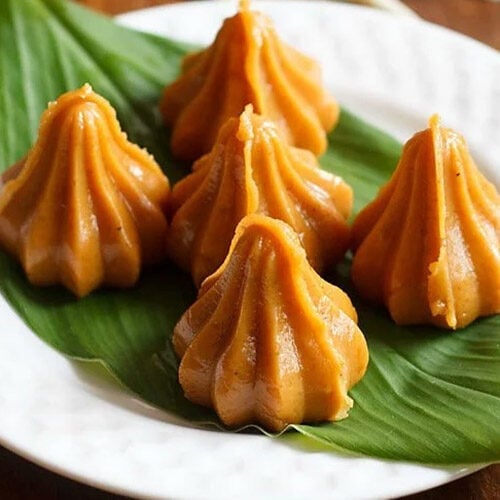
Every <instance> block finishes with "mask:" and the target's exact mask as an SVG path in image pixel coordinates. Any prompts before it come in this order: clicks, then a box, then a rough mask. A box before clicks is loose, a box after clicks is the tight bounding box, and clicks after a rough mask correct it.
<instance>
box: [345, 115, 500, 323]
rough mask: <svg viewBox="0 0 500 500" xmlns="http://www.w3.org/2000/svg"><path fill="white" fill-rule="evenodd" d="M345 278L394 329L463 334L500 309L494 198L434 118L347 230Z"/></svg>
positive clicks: (452, 135) (499, 213) (499, 229)
mask: <svg viewBox="0 0 500 500" xmlns="http://www.w3.org/2000/svg"><path fill="white" fill-rule="evenodd" d="M353 238H354V247H355V249H356V254H355V256H354V262H353V266H352V279H353V282H354V284H355V286H356V288H357V289H358V291H359V292H360V293H361V295H363V296H364V297H366V298H367V299H370V300H373V301H375V302H379V303H383V304H385V305H386V306H387V308H388V309H389V312H390V314H391V316H392V318H393V319H394V321H395V322H396V323H398V324H421V323H431V324H434V325H437V326H440V327H443V328H451V329H455V328H461V327H464V326H466V325H468V324H469V323H471V322H472V321H474V319H476V318H477V317H479V316H487V315H490V314H495V313H498V312H500V253H499V248H500V196H499V194H498V192H497V191H496V190H495V187H494V186H493V185H492V184H490V183H489V182H488V181H487V180H486V179H485V178H484V177H483V176H482V175H481V173H480V172H479V170H478V169H477V167H476V165H475V164H474V161H473V160H472V158H471V156H470V155H469V152H468V150H467V145H466V143H465V141H464V139H463V138H462V136H460V135H459V134H457V133H456V132H454V131H453V130H450V129H447V128H443V127H442V126H441V124H440V121H439V117H438V116H433V117H432V118H431V120H430V127H429V128H428V129H427V130H424V131H422V132H419V133H417V134H416V135H415V136H413V138H411V139H410V140H409V141H408V142H407V144H406V145H405V147H404V150H403V154H402V157H401V160H400V162H399V165H398V167H397V169H396V171H395V173H394V174H393V176H392V178H391V180H390V181H389V183H388V184H386V185H385V186H384V187H383V188H382V189H381V191H380V193H379V195H378V197H377V198H376V199H375V201H373V202H372V203H371V204H370V205H368V206H367V207H366V208H365V209H364V210H363V211H362V212H361V213H360V214H359V216H358V217H357V219H356V220H355V222H354V226H353Z"/></svg>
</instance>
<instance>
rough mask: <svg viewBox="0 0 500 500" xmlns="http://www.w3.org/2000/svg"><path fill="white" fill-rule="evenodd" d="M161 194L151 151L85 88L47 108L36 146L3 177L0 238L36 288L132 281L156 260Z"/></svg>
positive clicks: (80, 289) (77, 289) (162, 223)
mask: <svg viewBox="0 0 500 500" xmlns="http://www.w3.org/2000/svg"><path fill="white" fill-rule="evenodd" d="M168 195H169V183H168V180H167V178H166V177H165V175H164V174H163V173H162V171H161V170H160V167H159V166H158V165H157V164H156V162H155V161H154V159H153V157H152V156H151V155H149V154H148V153H147V152H146V151H145V150H143V149H141V148H139V147H138V146H136V145H135V144H132V143H130V142H129V141H128V140H127V137H126V135H125V133H123V132H122V131H121V129H120V125H119V123H118V121H117V119H116V114H115V111H114V109H113V108H112V107H111V105H110V104H109V103H108V101H106V100H105V99H104V98H102V97H101V96H99V95H97V94H96V93H94V92H93V91H92V88H91V87H90V86H89V85H85V86H84V87H82V88H81V89H78V90H74V91H71V92H68V93H66V94H63V95H62V96H61V97H59V99H58V100H57V101H55V102H53V103H51V104H50V105H49V107H48V109H47V110H46V111H45V112H44V113H43V115H42V118H41V122H40V129H39V134H38V138H37V141H36V143H35V144H34V146H33V147H32V149H31V150H30V151H29V153H28V154H27V156H26V157H25V158H24V159H23V160H21V161H20V162H19V163H18V164H16V165H14V166H13V167H11V169H9V170H8V171H7V172H5V173H4V175H3V176H2V182H1V183H0V245H1V246H2V247H3V248H4V249H6V250H7V251H8V252H10V253H11V254H12V255H14V256H16V257H17V258H18V259H19V260H20V262H21V264H22V266H23V268H24V270H25V271H26V274H27V276H28V279H29V280H30V281H31V282H32V283H33V284H36V285H52V284H56V283H61V284H63V285H64V286H66V287H67V288H69V289H70V290H72V291H73V292H74V293H75V294H76V295H78V296H83V295H86V294H87V293H89V292H90V291H91V290H93V289H94V288H97V287H98V286H101V285H111V286H117V287H127V286H131V285H133V284H134V283H135V282H136V280H137V278H138V276H139V272H140V269H141V266H142V265H143V264H148V263H153V262H156V261H158V260H160V259H161V258H162V257H164V254H165V239H166V231H167V220H166V217H165V215H164V210H165V208H166V203H167V198H168Z"/></svg>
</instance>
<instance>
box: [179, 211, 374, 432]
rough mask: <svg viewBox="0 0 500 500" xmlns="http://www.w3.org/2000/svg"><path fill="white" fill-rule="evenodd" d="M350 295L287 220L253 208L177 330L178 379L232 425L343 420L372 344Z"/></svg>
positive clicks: (198, 400)
mask: <svg viewBox="0 0 500 500" xmlns="http://www.w3.org/2000/svg"><path fill="white" fill-rule="evenodd" d="M356 322H357V316H356V311H355V310H354V308H353V306H352V304H351V301H350V300H349V298H348V297H347V295H346V294H345V293H344V292H342V291H341V290H340V289H339V288H337V287H335V286H333V285H331V284H329V283H327V282H326V281H324V280H322V279H321V277H320V276H319V275H317V274H316V272H315V271H314V270H313V269H312V268H311V266H310V265H309V263H308V262H307V259H306V256H305V252H304V250H303V248H302V246H301V245H300V242H299V240H298V238H297V235H296V234H295V232H294V231H293V230H292V229H291V228H290V227H289V226H288V225H287V224H285V223H284V222H282V221H279V220H276V219H271V218H270V217H267V216H263V215H258V214H253V215H249V216H247V217H246V218H245V219H243V220H242V222H241V223H240V224H239V226H238V228H237V230H236V235H235V237H234V240H233V242H232V244H231V250H230V252H229V255H228V257H227V259H226V260H225V262H224V264H223V265H222V266H221V267H220V268H219V269H218V270H217V271H216V272H215V273H214V274H213V275H211V276H210V277H209V278H207V279H206V280H205V281H204V283H203V286H202V288H201V290H200V293H199V296H198V299H197V301H196V302H195V303H194V304H193V305H192V306H191V307H190V308H189V309H188V310H187V311H186V313H185V314H184V315H183V316H182V318H181V319H180V321H179V323H178V324H177V326H176V327H175V330H174V337H173V343H174V348H175V350H176V353H177V354H178V356H179V357H181V358H182V360H181V364H180V368H179V380H180V383H181V385H182V388H183V389H184V392H185V395H186V397H187V398H188V399H190V400H191V401H193V402H195V403H198V404H201V405H205V406H209V407H213V408H214V409H215V411H216V412H217V414H218V415H219V417H220V418H221V420H222V421H223V422H224V423H225V424H227V425H229V426H242V425H245V424H251V423H255V424H260V425H262V426H263V427H265V428H266V429H268V430H271V431H280V430H282V429H283V428H284V427H285V426H286V425H287V424H289V423H299V422H303V421H307V422H311V421H322V420H338V419H341V418H344V417H346V416H347V413H348V411H349V409H350V408H351V406H352V400H351V398H350V397H349V396H348V395H347V391H348V390H349V389H350V388H351V387H352V386H353V385H354V384H355V383H356V382H358V381H359V380H360V379H361V377H362V376H363V374H364V373H365V370H366V366H367V362H368V350H367V346H366V342H365V339H364V337H363V334H362V333H361V331H360V330H359V328H358V327H357V325H356Z"/></svg>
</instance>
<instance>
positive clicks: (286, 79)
mask: <svg viewBox="0 0 500 500" xmlns="http://www.w3.org/2000/svg"><path fill="white" fill-rule="evenodd" d="M248 103H251V104H253V105H254V108H255V110H256V112H257V113H259V114H261V115H265V116H266V117H268V118H270V119H271V120H273V121H275V122H276V123H278V124H279V126H280V127H281V130H282V133H283V134H284V137H285V138H286V139H287V141H288V142H289V143H290V144H293V145H295V146H297V147H300V148H304V149H308V150H310V151H312V152H313V153H315V154H316V155H319V154H321V153H323V152H324V151H325V149H326V146H327V140H326V131H329V130H331V129H332V128H333V126H334V125H335V124H336V122H337V120H338V116H339V107H338V104H337V103H336V101H335V100H334V99H333V98H332V97H331V96H330V95H329V94H328V93H327V92H326V91H325V90H324V88H323V87H322V83H321V74H320V69H319V65H318V64H317V63H316V62H315V61H313V60H312V59H310V58H309V57H306V56H305V55H303V54H301V53H300V52H298V51H297V50H294V49H293V48H291V47H289V46H288V45H286V44H285V43H283V42H282V41H281V40H280V39H279V37H278V35H277V34H276V31H275V29H274V27H273V24H272V22H271V20H270V19H269V18H268V17H266V16H265V15H263V14H261V13H259V12H254V11H252V10H250V8H249V2H248V1H242V2H240V10H239V12H238V13H237V14H236V15H235V16H234V17H231V18H228V19H226V20H225V21H224V24H223V26H222V28H221V29H220V31H219V33H218V34H217V37H216V39H215V41H214V42H213V44H212V45H211V46H209V47H208V48H207V49H205V50H203V51H201V52H197V53H195V54H191V55H188V56H187V57H186V59H185V60H184V62H183V65H182V70H181V75H180V77H179V78H178V79H177V80H176V81H174V82H173V83H172V84H170V85H168V86H167V87H166V88H165V90H164V93H163V98H162V101H161V105H160V107H161V111H162V114H163V117H164V120H165V123H166V125H167V126H169V127H172V136H171V149H172V152H173V153H174V155H175V156H177V157H179V158H182V159H186V160H195V159H197V158H199V157H200V156H201V155H202V154H204V153H206V152H208V151H210V149H211V147H212V146H213V144H214V143H215V140H216V138H217V133H218V131H219V129H220V127H221V126H222V125H223V124H224V123H225V122H226V121H227V119H228V118H230V117H235V116H238V115H239V114H240V113H241V112H242V111H243V108H244V106H245V105H246V104H248Z"/></svg>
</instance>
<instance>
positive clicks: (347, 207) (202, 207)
mask: <svg viewBox="0 0 500 500" xmlns="http://www.w3.org/2000/svg"><path fill="white" fill-rule="evenodd" d="M170 205H171V210H172V211H173V213H174V216H173V219H172V221H171V228H170V232H169V236H168V248H169V253H170V255H171V257H172V258H173V260H174V261H175V262H177V263H178V264H179V265H180V266H181V267H182V268H184V269H186V270H188V271H190V272H191V274H192V276H193V279H194V281H195V283H196V284H197V285H199V284H200V283H201V282H202V281H203V279H204V278H205V277H206V276H208V275H209V274H211V273H212V272H214V271H215V270H216V269H217V268H218V267H219V266H220V265H221V264H222V262H223V260H224V258H225V257H226V254H227V251H228V249H229V245H230V243H231V239H232V237H233V235H234V230H235V228H236V226H237V224H238V222H239V221H240V220H241V219H242V218H243V217H244V216H245V215H247V214H250V213H254V212H259V213H265V214H267V215H269V216H271V217H274V218H277V219H281V220H284V221H285V222H287V223H288V224H290V225H291V226H292V228H293V229H295V231H296V232H297V233H298V234H299V237H300V240H301V242H302V244H303V245H304V247H305V249H306V252H307V255H308V258H309V260H310V262H311V265H312V266H313V267H314V268H315V269H316V270H322V269H323V268H324V267H325V266H326V265H329V264H332V263H335V262H336V261H338V260H339V259H341V258H342V257H343V255H344V253H345V251H346V250H347V248H348V247H349V244H350V228H349V226H348V224H347V218H348V217H349V214H350V212H351V207H352V190H351V188H350V187H349V186H348V185H347V184H346V183H345V182H343V181H342V179H341V178H340V177H337V176H335V175H332V174H330V173H327V172H325V171H323V170H321V168H320V167H319V165H318V162H317V160H316V157H315V156H314V155H313V154H312V153H311V152H309V151H306V150H302V149H298V148H294V147H291V146H289V145H287V144H286V142H285V141H284V140H283V137H282V135H281V133H280V131H279V130H278V129H277V127H276V126H275V125H274V124H273V123H272V122H271V121H269V120H267V119H265V118H263V117H262V116H259V115H256V114H254V113H253V112H252V106H251V105H249V106H247V107H246V109H245V111H244V112H243V113H242V115H241V116H240V117H239V118H230V119H229V120H228V121H227V123H226V124H225V125H224V126H223V127H222V129H221V131H220V134H219V137H218V139H217V142H216V144H215V145H214V147H213V149H212V151H211V152H210V153H209V154H207V155H205V156H203V157H202V158H200V159H199V160H198V161H197V162H196V163H195V164H194V166H193V172H192V173H191V174H190V175H188V176H187V177H185V178H184V179H182V180H181V181H180V182H179V183H178V184H176V185H175V186H174V189H173V191H172V196H171V201H170Z"/></svg>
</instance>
